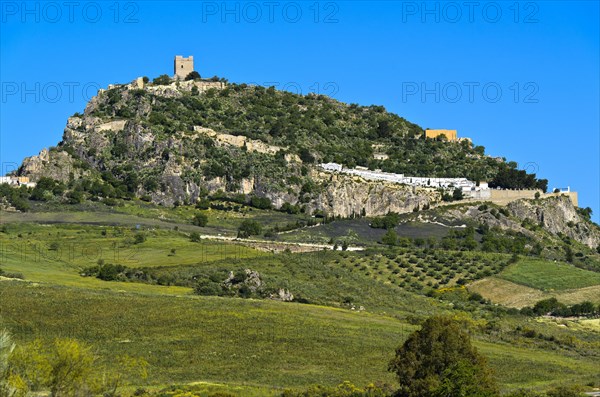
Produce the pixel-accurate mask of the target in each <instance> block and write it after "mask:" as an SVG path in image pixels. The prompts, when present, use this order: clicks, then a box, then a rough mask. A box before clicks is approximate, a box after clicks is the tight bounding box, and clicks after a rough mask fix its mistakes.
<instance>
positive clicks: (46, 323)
mask: <svg viewBox="0 0 600 397" xmlns="http://www.w3.org/2000/svg"><path fill="white" fill-rule="evenodd" d="M0 299H1V300H0V302H1V309H2V316H3V321H4V323H5V325H7V326H8V327H9V329H11V331H12V332H13V333H15V335H17V341H18V342H24V341H27V340H31V339H33V338H36V337H41V338H53V337H57V336H62V337H73V338H77V339H80V340H84V341H86V342H89V343H92V344H94V346H96V348H97V350H98V354H99V356H100V357H101V358H102V359H103V360H110V359H111V357H114V356H117V355H122V354H129V355H133V356H139V357H144V358H146V359H147V360H148V361H149V363H150V377H151V379H152V382H153V383H155V384H171V383H185V382H193V381H209V382H226V383H228V382H233V383H237V384H240V383H241V384H243V385H255V386H268V387H301V386H306V385H309V384H313V383H322V384H329V385H334V384H337V383H339V382H341V381H343V380H347V379H350V380H352V381H353V382H354V383H356V384H365V383H367V382H370V381H373V380H379V381H388V382H393V377H392V376H391V375H390V374H389V373H387V371H386V364H387V362H388V360H389V359H390V358H391V357H392V355H393V351H394V348H395V347H396V346H397V345H399V344H400V343H402V342H403V340H404V339H405V338H406V337H407V335H408V334H409V333H410V332H411V331H412V330H414V329H415V327H414V326H411V325H409V324H406V323H403V322H401V321H398V320H397V319H395V318H392V317H388V316H383V315H375V314H369V313H365V312H353V311H349V310H341V309H335V308H328V307H320V306H314V305H301V304H290V303H282V302H271V301H254V300H242V299H231V298H228V299H227V298H213V297H181V298H179V299H173V298H172V297H167V296H158V295H141V294H135V293H115V292H112V291H91V290H82V289H77V288H67V287H59V286H45V285H37V286H35V285H32V284H29V283H24V282H10V281H3V282H0ZM476 345H477V346H478V347H479V348H480V349H481V351H482V353H484V354H485V355H486V356H487V357H488V358H489V360H490V363H491V365H492V366H493V367H494V368H495V369H496V371H497V373H498V375H499V378H500V382H501V384H502V386H503V388H504V389H512V388H515V387H517V386H518V387H522V386H539V387H546V386H548V385H550V384H553V383H555V382H556V380H557V379H556V374H557V373H560V374H563V375H562V376H561V379H560V380H561V381H563V382H578V383H581V382H589V381H591V380H593V379H596V378H597V376H598V367H597V365H596V362H595V361H594V359H593V358H592V357H590V358H587V357H578V356H573V357H565V356H564V354H563V353H561V352H552V351H548V350H541V349H535V348H525V347H519V346H511V345H508V344H506V343H490V342H482V341H477V342H476Z"/></svg>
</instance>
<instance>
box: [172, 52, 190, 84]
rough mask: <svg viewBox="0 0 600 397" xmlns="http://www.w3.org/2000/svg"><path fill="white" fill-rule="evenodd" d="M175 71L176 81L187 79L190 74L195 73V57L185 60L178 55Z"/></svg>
mask: <svg viewBox="0 0 600 397" xmlns="http://www.w3.org/2000/svg"><path fill="white" fill-rule="evenodd" d="M174 71H175V76H174V77H175V78H176V79H185V78H186V77H187V75H188V74H190V73H191V72H193V71H194V57H193V56H189V57H187V58H184V57H182V56H181V55H176V56H175V65H174Z"/></svg>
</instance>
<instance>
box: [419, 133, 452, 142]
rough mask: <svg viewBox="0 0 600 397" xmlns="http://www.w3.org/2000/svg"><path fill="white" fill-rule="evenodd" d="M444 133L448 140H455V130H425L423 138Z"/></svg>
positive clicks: (435, 136)
mask: <svg viewBox="0 0 600 397" xmlns="http://www.w3.org/2000/svg"><path fill="white" fill-rule="evenodd" d="M440 135H444V136H445V137H446V139H448V141H450V142H454V141H456V140H457V139H456V137H457V135H456V130H425V138H437V137H438V136H440Z"/></svg>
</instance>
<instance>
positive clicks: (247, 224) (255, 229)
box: [238, 219, 262, 238]
mask: <svg viewBox="0 0 600 397" xmlns="http://www.w3.org/2000/svg"><path fill="white" fill-rule="evenodd" d="M261 233H262V226H261V224H260V223H258V222H257V221H255V220H252V219H246V220H245V221H243V222H242V224H241V225H240V227H239V228H238V237H240V238H248V237H250V236H257V235H259V234H261Z"/></svg>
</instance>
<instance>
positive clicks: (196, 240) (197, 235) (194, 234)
mask: <svg viewBox="0 0 600 397" xmlns="http://www.w3.org/2000/svg"><path fill="white" fill-rule="evenodd" d="M190 241H191V242H192V243H199V242H200V233H198V232H192V233H190Z"/></svg>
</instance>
